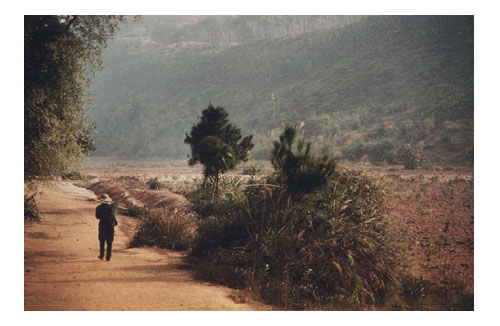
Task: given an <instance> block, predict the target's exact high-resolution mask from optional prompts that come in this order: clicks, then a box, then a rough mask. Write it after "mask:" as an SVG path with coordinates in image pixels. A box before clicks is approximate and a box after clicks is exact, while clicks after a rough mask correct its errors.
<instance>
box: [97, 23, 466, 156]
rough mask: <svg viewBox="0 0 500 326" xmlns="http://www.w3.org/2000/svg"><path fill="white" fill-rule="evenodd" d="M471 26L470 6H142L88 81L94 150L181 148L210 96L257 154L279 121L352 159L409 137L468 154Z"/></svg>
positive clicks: (386, 151)
mask: <svg viewBox="0 0 500 326" xmlns="http://www.w3.org/2000/svg"><path fill="white" fill-rule="evenodd" d="M473 35H474V20H473V17H472V16H369V17H358V16H348V17H345V16H327V17H325V16H312V17H311V16H305V17H303V16H277V17H276V16H221V17H219V16H145V17H142V19H141V20H140V21H138V22H130V23H128V24H127V25H125V26H123V27H122V29H121V30H120V31H119V32H118V33H117V37H116V38H115V40H114V41H113V42H111V43H110V45H109V47H108V49H107V50H106V51H105V53H104V70H103V71H101V72H99V73H98V74H97V75H96V76H95V78H94V86H93V89H92V91H93V92H92V93H93V95H94V100H95V104H96V106H95V108H94V109H93V111H92V112H91V117H92V118H93V120H94V121H95V123H96V125H97V148H98V149H97V151H96V155H112V156H137V157H138V156H140V157H153V156H154V157H170V158H173V157H186V154H187V153H188V150H189V148H188V146H186V145H185V144H184V142H183V140H184V138H185V134H186V132H187V131H188V130H189V129H190V127H191V126H192V125H193V124H195V123H196V122H197V117H198V116H199V115H200V114H201V111H202V110H203V109H204V108H206V107H207V105H208V103H209V101H211V102H212V103H213V104H214V105H219V104H220V105H222V106H224V107H225V108H226V109H227V111H228V112H229V118H230V119H231V121H233V122H234V123H235V124H236V125H238V126H240V127H241V129H242V131H243V133H244V134H253V135H254V142H255V143H256V146H255V147H254V150H253V151H252V152H253V153H252V155H253V157H254V158H265V157H266V156H267V153H268V151H269V144H270V140H271V139H272V138H273V137H274V135H275V134H278V132H277V131H275V132H273V129H274V128H281V127H282V125H283V121H284V120H287V121H290V122H293V123H297V124H301V122H304V124H303V131H304V136H305V137H306V138H309V139H312V140H314V143H315V145H316V150H317V151H319V152H323V153H329V154H333V155H335V156H338V157H340V156H341V157H343V158H346V159H349V160H359V159H366V160H370V161H372V162H376V163H381V162H384V161H385V162H387V163H393V162H394V160H395V151H396V148H397V146H398V145H400V144H408V143H411V144H414V145H417V146H421V147H422V148H423V150H424V154H425V155H426V157H427V158H428V160H429V161H438V162H445V163H470V162H472V161H473V117H474V108H473V104H474V92H473V90H474V80H473V72H474V56H473V54H474V36H473ZM271 94H273V95H274V101H273V98H272V95H271Z"/></svg>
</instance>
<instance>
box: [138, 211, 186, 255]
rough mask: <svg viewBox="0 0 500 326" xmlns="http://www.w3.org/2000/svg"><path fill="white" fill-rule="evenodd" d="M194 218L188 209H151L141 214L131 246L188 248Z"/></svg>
mask: <svg viewBox="0 0 500 326" xmlns="http://www.w3.org/2000/svg"><path fill="white" fill-rule="evenodd" d="M193 219H194V216H193V214H192V213H190V212H188V211H187V210H186V209H179V208H176V209H166V208H165V209H163V210H151V211H149V212H148V213H147V214H144V215H143V216H141V223H140V224H139V225H138V227H137V229H136V232H135V234H134V237H133V238H132V241H131V242H130V244H129V246H130V247H139V246H157V247H159V248H168V249H172V250H186V249H188V248H189V247H190V244H191V241H192V237H193V233H194V231H193Z"/></svg>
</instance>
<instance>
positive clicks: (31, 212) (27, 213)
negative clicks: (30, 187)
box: [24, 195, 43, 221]
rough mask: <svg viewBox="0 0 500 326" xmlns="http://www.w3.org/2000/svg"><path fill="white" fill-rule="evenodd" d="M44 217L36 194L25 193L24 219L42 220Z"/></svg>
mask: <svg viewBox="0 0 500 326" xmlns="http://www.w3.org/2000/svg"><path fill="white" fill-rule="evenodd" d="M42 218H43V216H42V213H41V212H40V210H39V209H38V206H37V204H36V200H35V195H31V196H28V195H24V220H25V221H40V220H41V219H42Z"/></svg>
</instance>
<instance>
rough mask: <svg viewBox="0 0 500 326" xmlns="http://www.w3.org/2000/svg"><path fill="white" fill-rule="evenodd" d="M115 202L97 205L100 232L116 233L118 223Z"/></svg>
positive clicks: (96, 212)
mask: <svg viewBox="0 0 500 326" xmlns="http://www.w3.org/2000/svg"><path fill="white" fill-rule="evenodd" d="M115 206H116V205H115V204H105V203H102V204H101V205H99V206H97V208H96V209H95V217H96V218H97V219H98V220H99V234H100V235H106V234H114V232H115V226H116V225H118V222H117V221H116V217H115Z"/></svg>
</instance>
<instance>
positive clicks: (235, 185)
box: [186, 176, 243, 218]
mask: <svg viewBox="0 0 500 326" xmlns="http://www.w3.org/2000/svg"><path fill="white" fill-rule="evenodd" d="M213 182H215V181H214V179H207V180H206V181H200V183H199V184H198V186H197V187H196V189H195V190H193V191H191V192H190V193H188V194H187V196H186V197H187V199H188V200H189V202H190V203H191V209H192V210H193V211H195V212H196V213H197V214H198V215H199V217H201V218H206V217H208V216H210V215H220V214H223V213H224V212H227V211H230V210H232V207H233V206H234V205H236V204H237V202H238V201H240V200H242V195H243V193H242V189H241V186H242V185H243V179H241V178H240V177H229V176H222V177H221V178H220V179H219V192H218V193H217V196H216V197H214V198H212V194H211V193H210V192H208V191H206V190H205V189H212V188H213Z"/></svg>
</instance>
